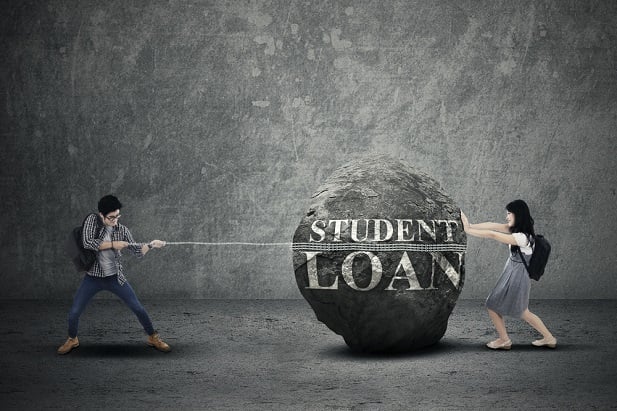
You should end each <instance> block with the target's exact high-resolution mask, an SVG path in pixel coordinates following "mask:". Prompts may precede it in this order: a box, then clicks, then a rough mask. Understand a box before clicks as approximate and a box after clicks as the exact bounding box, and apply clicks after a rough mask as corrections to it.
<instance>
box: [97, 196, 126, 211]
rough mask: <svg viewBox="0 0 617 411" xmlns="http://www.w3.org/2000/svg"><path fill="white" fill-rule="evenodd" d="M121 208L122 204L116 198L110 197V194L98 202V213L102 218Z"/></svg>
mask: <svg viewBox="0 0 617 411" xmlns="http://www.w3.org/2000/svg"><path fill="white" fill-rule="evenodd" d="M121 208H122V203H120V200H118V198H117V197H116V196H112V195H111V194H108V195H106V196H105V197H103V198H101V199H100V200H99V211H100V212H101V214H103V215H104V216H105V215H107V214H108V213H111V212H112V211H116V210H119V209H121Z"/></svg>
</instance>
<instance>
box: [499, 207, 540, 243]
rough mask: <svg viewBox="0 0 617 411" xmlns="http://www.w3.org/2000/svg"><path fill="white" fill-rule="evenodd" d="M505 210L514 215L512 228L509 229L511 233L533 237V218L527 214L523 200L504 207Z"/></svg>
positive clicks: (527, 208)
mask: <svg viewBox="0 0 617 411" xmlns="http://www.w3.org/2000/svg"><path fill="white" fill-rule="evenodd" d="M506 210H508V211H509V212H511V213H512V214H514V226H513V227H510V232H511V233H525V234H527V235H532V236H535V235H536V233H535V231H534V230H533V218H532V217H531V213H530V212H529V207H528V206H527V203H526V202H524V201H523V200H514V201H512V202H511V203H509V204H508V205H507V206H506Z"/></svg>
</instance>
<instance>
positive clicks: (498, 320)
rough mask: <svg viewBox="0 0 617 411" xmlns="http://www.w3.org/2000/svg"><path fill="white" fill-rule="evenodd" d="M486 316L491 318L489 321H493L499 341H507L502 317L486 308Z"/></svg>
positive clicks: (506, 332)
mask: <svg viewBox="0 0 617 411" xmlns="http://www.w3.org/2000/svg"><path fill="white" fill-rule="evenodd" d="M488 315H489V317H491V321H493V325H494V326H495V329H496V330H497V334H499V339H500V340H501V341H502V342H506V341H508V340H509V339H510V337H508V331H507V330H506V323H505V322H504V320H503V317H502V316H501V315H499V314H497V313H496V312H495V311H493V310H491V309H490V308H488Z"/></svg>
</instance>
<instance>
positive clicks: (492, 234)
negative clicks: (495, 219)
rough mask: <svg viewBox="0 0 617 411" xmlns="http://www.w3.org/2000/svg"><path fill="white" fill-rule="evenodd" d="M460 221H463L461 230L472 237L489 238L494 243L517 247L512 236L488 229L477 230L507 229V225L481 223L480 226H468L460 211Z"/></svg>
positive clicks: (464, 216)
mask: <svg viewBox="0 0 617 411" xmlns="http://www.w3.org/2000/svg"><path fill="white" fill-rule="evenodd" d="M461 219H462V220H463V228H464V229H465V232H466V233H467V234H469V235H472V236H474V237H480V238H491V239H493V240H495V241H499V242H500V243H504V244H510V245H518V243H517V242H516V239H515V238H514V236H513V235H512V234H506V233H503V232H498V231H495V230H494V229H490V228H478V227H479V226H481V227H493V228H495V229H503V227H504V226H505V228H506V229H507V227H508V225H507V224H496V223H482V224H470V223H469V220H468V219H467V216H466V215H465V214H464V213H463V212H462V211H461Z"/></svg>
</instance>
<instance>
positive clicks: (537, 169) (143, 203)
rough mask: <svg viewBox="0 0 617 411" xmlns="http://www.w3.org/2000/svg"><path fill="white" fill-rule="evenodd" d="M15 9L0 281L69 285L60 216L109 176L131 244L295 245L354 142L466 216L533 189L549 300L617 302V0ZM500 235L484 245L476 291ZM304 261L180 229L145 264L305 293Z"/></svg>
mask: <svg viewBox="0 0 617 411" xmlns="http://www.w3.org/2000/svg"><path fill="white" fill-rule="evenodd" d="M2 4H3V10H4V12H3V13H2V16H0V27H1V29H0V50H1V51H2V55H3V64H2V68H0V90H2V95H3V105H2V109H0V133H1V134H2V146H3V150H2V151H1V152H0V176H1V177H0V191H1V192H2V197H3V201H2V202H0V214H1V215H2V216H3V218H2V220H1V221H0V230H1V232H2V234H3V235H2V236H0V272H2V273H3V282H4V284H5V285H6V287H3V288H2V289H0V297H2V298H58V297H59V298H70V295H71V294H72V292H73V290H74V289H75V286H76V283H75V280H74V277H72V276H71V275H69V274H68V271H69V270H70V265H69V263H68V262H67V261H66V259H64V258H63V257H62V242H63V241H64V237H65V234H64V233H68V232H69V230H70V229H71V228H72V227H73V226H74V225H76V224H78V222H79V221H81V220H82V219H83V216H84V215H85V214H87V212H89V211H91V209H92V208H94V207H95V205H96V201H97V200H98V199H99V198H100V197H101V196H103V195H105V194H108V193H109V192H112V191H113V192H114V193H115V194H116V195H118V196H119V197H120V199H121V200H122V201H123V203H124V204H125V210H123V214H124V215H125V217H124V221H125V223H127V225H128V226H129V227H130V228H132V229H133V234H135V237H136V239H137V240H138V241H149V240H151V239H153V238H163V239H165V240H169V241H249V242H284V241H291V238H292V236H293V231H294V229H295V227H296V226H297V224H298V222H299V221H300V218H301V216H302V213H303V211H304V209H305V207H306V205H307V204H308V201H309V198H310V195H311V194H312V192H313V191H314V190H315V188H316V187H318V186H319V185H320V184H321V183H322V182H323V181H324V179H325V177H326V176H328V175H330V174H331V172H332V171H333V170H335V169H336V168H338V166H339V165H340V164H342V163H345V162H347V161H348V160H349V159H350V158H352V157H353V156H355V155H358V154H365V155H366V154H369V155H378V154H389V155H392V156H395V157H397V158H399V159H401V160H405V161H408V162H410V163H411V164H413V165H414V166H416V167H418V168H419V169H421V170H422V171H424V172H425V173H427V174H429V175H431V176H432V177H433V178H435V179H436V180H437V181H439V182H440V183H441V185H442V186H443V187H444V189H445V190H446V191H447V192H448V193H450V194H451V195H452V197H453V198H454V199H455V201H456V202H457V203H458V204H460V205H461V207H462V208H463V209H464V210H465V211H466V213H467V215H468V216H469V217H470V218H471V219H472V220H474V221H479V220H502V219H503V212H504V209H503V207H504V205H505V204H507V203H508V202H509V201H511V200H513V199H515V198H523V199H525V200H527V201H528V202H529V204H530V206H531V209H532V212H533V213H534V217H535V218H536V222H537V228H538V231H540V232H542V233H543V234H545V235H546V236H547V237H548V238H549V239H551V240H552V242H553V245H554V248H553V250H554V251H553V252H554V254H553V257H554V258H552V260H551V263H550V265H549V267H548V270H549V271H548V273H547V276H546V279H543V283H542V284H540V285H538V286H537V287H536V288H535V291H534V292H535V293H536V294H535V297H542V298H617V287H615V270H614V267H615V265H616V263H617V261H616V259H615V255H614V253H613V252H612V251H611V250H610V249H609V248H607V247H606V246H605V245H606V244H614V243H615V242H617V238H616V235H617V234H615V233H617V226H616V224H617V223H615V220H614V219H608V220H607V219H606V211H605V210H606V207H607V205H610V204H614V203H615V200H616V198H617V197H616V196H617V194H616V188H615V184H616V182H617V166H616V163H615V161H614V158H615V154H616V151H615V150H616V149H615V147H616V146H615V144H614V130H615V129H616V128H617V116H616V104H615V103H616V101H615V95H617V93H616V91H617V78H616V77H615V71H614V67H615V56H616V55H617V41H616V38H617V28H616V27H617V26H615V24H614V21H615V17H616V16H617V6H616V3H615V2H613V1H610V0H604V1H598V2H593V3H588V2H574V3H573V2H562V1H557V0H545V1H541V2H535V1H523V2H508V1H505V0H502V1H479V2H456V3H452V2H451V1H424V0H418V1H403V0H386V1H383V2H374V1H365V0H361V1H354V2H320V1H302V2H300V1H279V0H272V1H269V0H263V1H251V2H229V1H223V0H216V1H209V2H188V3H187V2H183V1H153V2H149V3H148V5H147V6H140V5H139V4H134V3H122V2H121V3H113V2H111V3H101V2H98V1H91V0H88V1H75V0H61V1H55V2H53V3H35V4H24V3H23V2H19V1H11V0H7V1H3V3H2ZM496 250H497V248H496V247H495V246H493V245H488V243H485V242H478V241H475V240H474V241H471V242H470V244H469V253H468V254H469V258H468V259H467V264H468V266H467V268H468V273H469V277H470V281H468V282H467V284H466V287H465V289H464V290H463V297H466V298H482V297H483V296H484V295H485V294H486V292H487V290H488V289H489V288H490V287H491V286H492V284H493V282H494V278H495V276H496V275H497V274H498V271H499V268H500V266H502V265H503V257H502V254H500V253H498V252H497V251H496ZM290 256H291V250H289V249H285V248H269V249H262V248H230V247H227V248H223V247H217V248H207V249H204V248H195V247H182V248H179V247H177V248H168V249H166V250H165V251H164V254H163V257H159V258H148V259H146V260H145V261H144V263H143V265H141V266H140V267H139V268H137V266H134V267H135V268H133V267H131V268H130V270H129V274H130V273H131V272H134V273H135V276H134V277H133V278H134V282H135V283H139V284H140V285H141V288H142V292H143V295H144V296H150V297H172V298H185V297H188V298H298V297H299V294H298V292H297V290H296V287H295V284H294V280H293V272H292V271H293V270H292V267H291V264H290V263H289V261H290ZM162 261H164V263H162ZM141 273H144V274H143V276H142V275H141ZM212 273H215V274H212ZM161 284H166V285H165V287H164V289H163V288H162V287H161Z"/></svg>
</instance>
